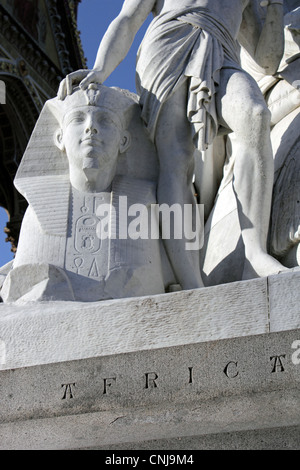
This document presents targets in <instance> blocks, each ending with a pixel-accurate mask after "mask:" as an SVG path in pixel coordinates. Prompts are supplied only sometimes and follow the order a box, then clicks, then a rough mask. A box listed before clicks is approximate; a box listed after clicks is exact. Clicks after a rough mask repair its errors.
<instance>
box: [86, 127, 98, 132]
mask: <svg viewBox="0 0 300 470" xmlns="http://www.w3.org/2000/svg"><path fill="white" fill-rule="evenodd" d="M85 133H86V134H98V130H97V129H96V127H95V126H93V125H88V126H86V129H85Z"/></svg>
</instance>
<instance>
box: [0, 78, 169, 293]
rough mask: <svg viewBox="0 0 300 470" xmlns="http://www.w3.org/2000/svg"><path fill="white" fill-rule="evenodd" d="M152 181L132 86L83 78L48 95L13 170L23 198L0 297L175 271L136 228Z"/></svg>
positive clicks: (137, 281)
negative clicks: (63, 94) (83, 82)
mask: <svg viewBox="0 0 300 470" xmlns="http://www.w3.org/2000/svg"><path fill="white" fill-rule="evenodd" d="M156 181H157V157H156V152H155V149H154V146H153V145H152V144H151V143H150V141H149V140H148V138H147V136H146V133H145V132H144V129H143V126H142V124H141V121H140V108H139V106H138V104H137V100H136V97H135V95H134V94H131V93H130V92H127V91H124V90H120V89H116V88H108V87H105V86H103V85H96V84H91V85H90V86H89V87H88V89H87V90H84V91H83V90H81V89H79V88H75V89H74V91H73V93H72V94H71V95H70V96H68V97H67V98H66V99H65V100H64V101H61V100H58V99H57V98H54V99H52V100H49V101H48V102H47V103H46V104H45V107H44V109H43V111H42V113H41V115H40V118H39V120H38V122H37V124H36V127H35V130H34V132H33V134H32V137H31V140H30V142H29V144H28V147H27V150H26V152H25V154H24V157H23V160H22V162H21V165H20V167H19V170H18V173H17V175H16V179H15V185H16V187H17V189H18V190H19V191H20V193H21V194H23V195H24V196H25V198H26V199H27V201H28V203H29V206H28V209H27V212H26V214H25V216H24V219H23V224H22V228H21V233H20V240H19V245H18V250H17V254H16V257H15V259H14V261H13V266H12V269H11V270H10V271H9V273H8V274H7V276H6V279H5V281H4V284H3V287H2V291H1V296H2V299H3V301H4V302H16V301H20V302H23V301H24V302H27V301H49V300H50V301H51V300H64V301H79V302H91V301H100V300H106V299H115V298H124V297H132V296H142V295H150V294H160V293H164V292H165V290H166V288H167V287H168V285H170V284H172V283H174V279H173V277H172V270H171V268H170V265H169V264H168V261H167V257H166V256H165V255H164V250H163V247H162V245H161V240H160V239H159V237H158V236H157V237H150V236H149V237H147V236H143V234H141V233H139V230H141V229H140V228H138V226H140V225H141V224H142V221H143V220H144V221H145V226H147V227H148V219H149V214H150V211H151V205H153V204H155V203H156ZM134 208H135V209H136V211H134ZM146 222H147V223H146ZM149 223H152V224H155V223H156V221H155V218H153V217H151V220H150V222H149ZM157 224H158V222H157ZM134 229H135V230H134ZM151 229H152V230H154V229H155V227H150V228H149V231H150V230H151ZM144 235H145V234H144Z"/></svg>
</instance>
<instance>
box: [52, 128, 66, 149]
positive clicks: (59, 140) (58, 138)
mask: <svg viewBox="0 0 300 470" xmlns="http://www.w3.org/2000/svg"><path fill="white" fill-rule="evenodd" d="M54 142H55V145H56V147H58V148H59V150H61V151H62V152H64V151H65V144H64V141H63V131H62V129H58V130H57V131H56V132H55V136H54Z"/></svg>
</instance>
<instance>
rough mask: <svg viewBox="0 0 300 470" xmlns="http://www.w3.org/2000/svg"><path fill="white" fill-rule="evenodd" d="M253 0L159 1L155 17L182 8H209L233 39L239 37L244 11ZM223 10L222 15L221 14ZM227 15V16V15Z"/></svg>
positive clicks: (155, 9)
mask: <svg viewBox="0 0 300 470" xmlns="http://www.w3.org/2000/svg"><path fill="white" fill-rule="evenodd" d="M250 1H251V0H185V1H182V0H158V1H157V2H156V5H155V7H154V10H153V14H154V15H155V16H157V15H160V14H164V13H166V12H169V11H170V10H177V9H181V8H182V6H183V5H184V6H186V7H187V8H190V7H195V8H197V7H203V8H207V9H208V10H209V11H210V12H211V13H212V14H214V13H215V14H216V15H217V16H219V17H221V18H222V19H223V22H224V25H225V26H226V27H227V29H228V30H229V31H230V32H231V34H232V36H233V37H235V38H236V37H237V34H238V31H239V28H240V25H241V22H242V15H243V11H244V9H245V8H246V7H247V6H248V4H249V3H250ZM220 10H221V13H220ZM226 13H227V14H226Z"/></svg>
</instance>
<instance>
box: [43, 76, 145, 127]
mask: <svg viewBox="0 0 300 470" xmlns="http://www.w3.org/2000/svg"><path fill="white" fill-rule="evenodd" d="M136 104H137V102H136V97H135V95H133V94H132V93H130V92H126V91H125V90H121V89H119V88H108V87H106V86H104V85H100V84H97V83H91V84H90V85H89V86H88V88H87V89H85V90H82V89H81V88H79V87H76V88H75V89H74V91H73V93H72V94H71V95H67V96H66V98H65V99H64V100H58V99H54V100H50V101H49V105H50V109H51V111H52V113H53V115H54V116H55V117H56V119H57V121H58V123H59V124H60V126H62V123H63V119H64V116H66V114H68V113H69V112H70V111H73V110H75V109H77V108H82V107H84V106H96V107H98V108H101V110H103V111H105V112H107V113H109V114H110V116H111V118H112V119H114V121H115V122H116V123H117V124H119V125H121V126H122V128H123V129H125V128H126V127H128V125H129V123H130V120H131V118H132V113H133V108H134V107H135V106H136Z"/></svg>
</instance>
